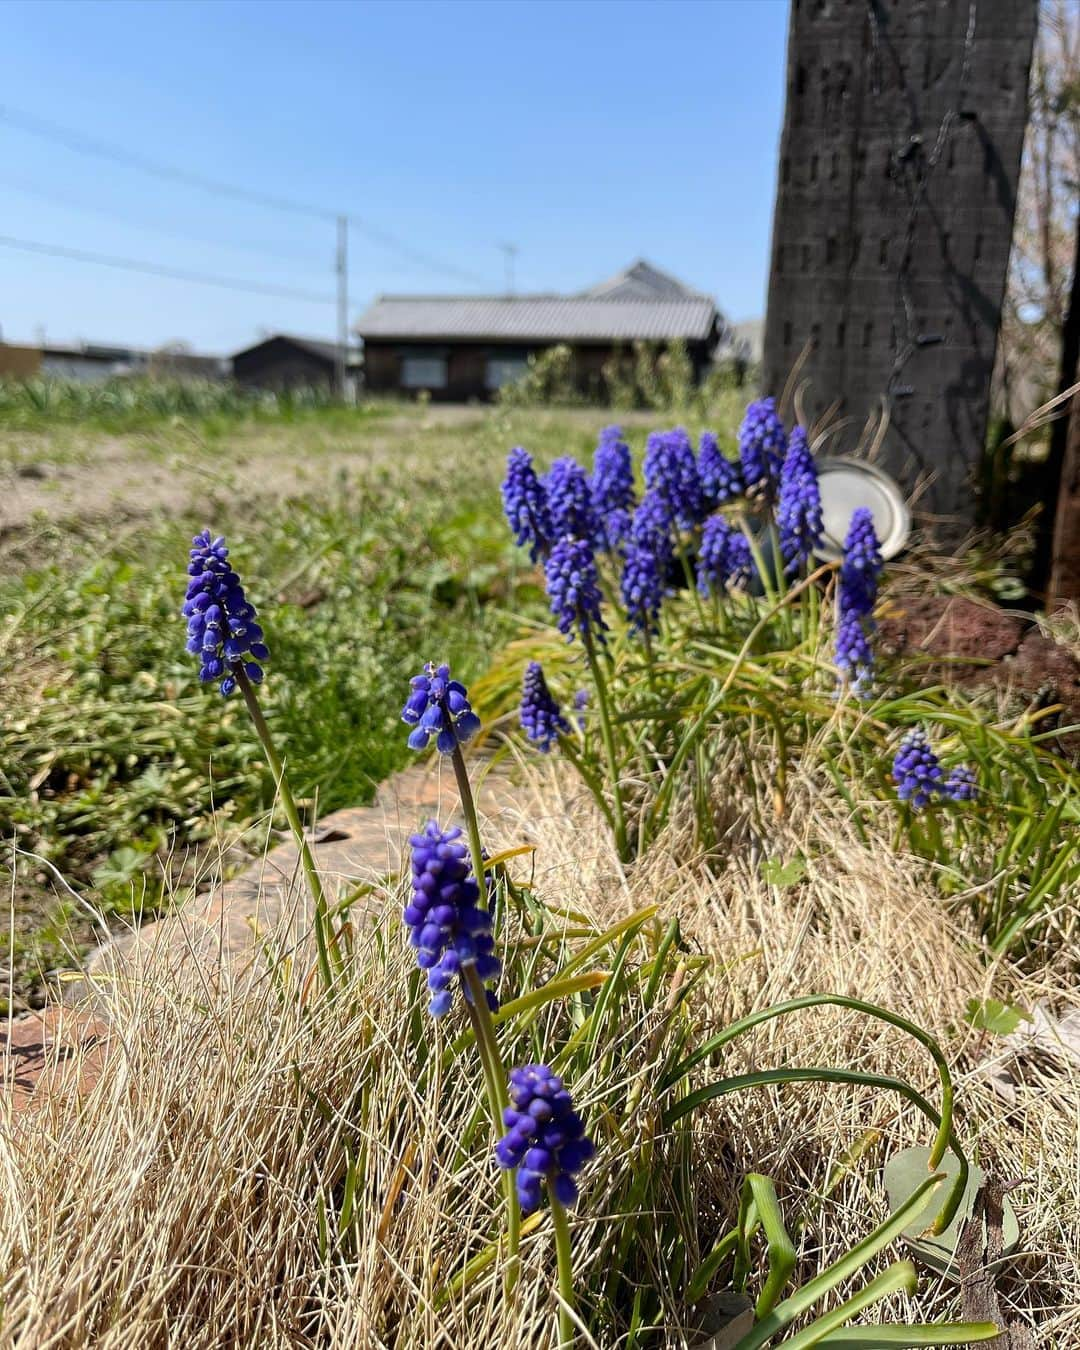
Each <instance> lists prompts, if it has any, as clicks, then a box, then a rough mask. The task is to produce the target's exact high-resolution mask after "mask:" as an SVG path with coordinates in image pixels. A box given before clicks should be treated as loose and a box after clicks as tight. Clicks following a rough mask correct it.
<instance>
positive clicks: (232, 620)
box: [182, 529, 270, 697]
mask: <svg viewBox="0 0 1080 1350" xmlns="http://www.w3.org/2000/svg"><path fill="white" fill-rule="evenodd" d="M190 558H191V561H190V562H189V563H188V576H189V578H190V580H189V581H188V587H187V596H186V597H185V600H184V604H183V608H182V613H183V615H184V617H185V618H186V619H187V621H188V641H187V649H188V651H189V652H191V653H192V655H197V656H198V657H199V659H200V667H199V679H200V680H202V681H203V683H204V684H206V683H209V682H210V681H211V680H220V681H221V684H220V689H221V692H222V694H223V695H224V696H226V697H228V695H229V694H231V693H232V691H233V690H234V689H235V688H236V682H237V671H238V670H243V672H244V674H245V675H246V676H247V678H248V679H249V680H250V681H251V682H252V684H261V683H262V678H263V671H262V666H261V665H259V662H260V661H265V660H266V659H267V657H268V656H269V655H270V652H269V649H268V648H267V646H266V643H265V642H264V641H263V630H262V629H261V628H260V626H259V625H258V623H256V621H255V617H256V616H255V606H254V605H253V604H251V602H250V601H249V600H248V599H247V597H246V596H245V595H244V588H243V586H242V585H241V584H240V578H239V577H238V576H237V574H236V572H235V571H234V570H233V568H232V565H231V564H230V562H229V550H228V548H227V547H226V546H225V539H224V537H223V536H222V535H218V537H217V538H216V539H213V538H211V535H210V531H209V529H205V530H203V531H202V532H201V533H200V534H197V535H196V536H195V537H194V539H192V541H191V553H190Z"/></svg>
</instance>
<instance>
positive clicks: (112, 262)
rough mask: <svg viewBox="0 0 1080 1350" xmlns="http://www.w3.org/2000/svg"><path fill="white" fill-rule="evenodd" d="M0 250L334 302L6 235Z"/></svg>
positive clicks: (316, 293)
mask: <svg viewBox="0 0 1080 1350" xmlns="http://www.w3.org/2000/svg"><path fill="white" fill-rule="evenodd" d="M0 248H14V249H19V250H21V251H22V252H23V253H41V254H44V255H45V256H46V257H50V258H70V259H72V260H73V261H75V262H88V263H98V264H100V265H101V266H102V267H116V268H119V269H121V270H123V271H125V272H143V273H145V274H146V275H147V276H151V277H168V278H170V279H171V280H173V281H190V282H193V283H195V284H196V285H199V286H217V287H220V288H221V289H222V290H228V291H250V292H251V293H252V294H254V295H270V296H275V297H277V298H279V299H284V300H305V301H307V302H309V303H310V304H318V305H330V304H333V303H334V301H335V297H334V296H333V295H330V294H328V293H327V292H325V291H303V290H298V289H296V288H294V287H292V286H273V285H268V284H266V283H264V282H261V281H243V280H241V279H240V278H239V277H221V276H215V275H213V274H212V273H209V272H189V271H187V270H186V269H185V268H181V267H163V266H161V265H159V264H158V263H147V262H140V261H139V259H137V258H117V257H114V256H113V255H112V254H108V253H90V252H88V251H87V250H85V249H80V248H65V247H64V246H63V245H61V244H43V243H41V242H39V241H38V240H34V239H16V238H14V237H13V236H11V235H6V234H0Z"/></svg>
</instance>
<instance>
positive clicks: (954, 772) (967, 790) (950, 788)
mask: <svg viewBox="0 0 1080 1350" xmlns="http://www.w3.org/2000/svg"><path fill="white" fill-rule="evenodd" d="M941 790H942V792H944V794H945V796H946V797H949V798H951V799H952V800H953V801H954V802H970V801H974V799H975V796H976V794H977V793H978V791H979V786H978V783H977V782H976V781H975V771H974V769H969V768H968V766H967V765H966V764H958V765H957V766H956V768H955V769H950V770H949V773H948V776H947V777H946V779H945V782H944V783H943V784H942V785H941Z"/></svg>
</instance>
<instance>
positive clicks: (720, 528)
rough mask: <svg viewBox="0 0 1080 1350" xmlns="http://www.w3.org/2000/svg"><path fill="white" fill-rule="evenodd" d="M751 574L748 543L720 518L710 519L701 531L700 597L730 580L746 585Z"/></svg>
mask: <svg viewBox="0 0 1080 1350" xmlns="http://www.w3.org/2000/svg"><path fill="white" fill-rule="evenodd" d="M753 575H754V560H753V554H752V553H751V551H750V541H749V540H748V539H747V537H746V535H745V534H743V532H742V531H741V530H736V529H734V528H733V527H732V526H731V525H729V524H728V522H727V521H726V520H725V519H724V517H723V516H720V515H716V516H710V517H709V519H708V520H707V521H706V522H705V528H704V529H703V530H702V532H701V547H700V548H699V549H698V558H697V584H698V590H699V591H700V592H701V594H702V595H711V594H712V592H713V591H717V590H721V589H722V588H723V587H724V586H725V585H726V584H727V583H728V582H729V581H730V582H731V583H732V585H735V586H745V585H747V584H748V583H749V581H750V579H751V577H752V576H753Z"/></svg>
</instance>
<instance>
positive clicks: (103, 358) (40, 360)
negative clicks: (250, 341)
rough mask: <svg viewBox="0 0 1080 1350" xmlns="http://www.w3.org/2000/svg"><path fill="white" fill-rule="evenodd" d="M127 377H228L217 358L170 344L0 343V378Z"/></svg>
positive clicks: (96, 380) (89, 380)
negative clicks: (147, 347)
mask: <svg viewBox="0 0 1080 1350" xmlns="http://www.w3.org/2000/svg"><path fill="white" fill-rule="evenodd" d="M128 375H143V376H150V377H154V378H169V379H205V380H220V379H223V378H225V377H226V376H227V375H228V362H226V361H225V360H224V359H223V358H222V357H220V356H198V355H196V354H195V353H194V352H191V351H189V350H188V349H187V348H186V347H185V346H183V345H182V344H175V343H174V344H172V345H171V346H169V347H164V348H161V349H159V350H156V351H144V350H142V349H140V348H137V347H114V346H106V345H103V344H101V343H94V342H78V343H72V344H70V345H67V346H55V345H53V344H49V343H47V344H46V345H44V346H41V347H14V346H10V345H7V344H4V343H0V377H3V376H7V377H8V378H12V379H29V378H31V377H33V376H42V377H44V378H46V379H56V380H75V381H77V382H78V383H80V384H104V383H105V381H106V380H113V379H120V378H122V377H124V376H128Z"/></svg>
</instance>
